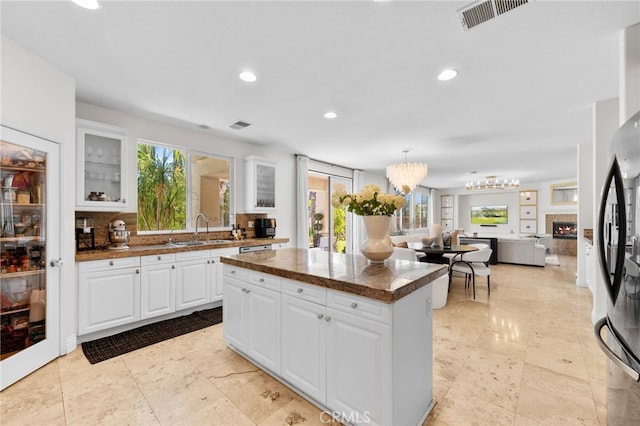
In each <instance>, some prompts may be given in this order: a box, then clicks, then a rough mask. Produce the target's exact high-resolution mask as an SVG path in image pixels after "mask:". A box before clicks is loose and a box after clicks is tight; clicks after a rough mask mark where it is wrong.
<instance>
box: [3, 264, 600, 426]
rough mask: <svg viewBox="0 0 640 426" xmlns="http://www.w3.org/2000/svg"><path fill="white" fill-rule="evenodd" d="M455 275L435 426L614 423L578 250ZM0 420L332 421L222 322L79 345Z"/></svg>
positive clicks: (444, 323) (440, 329) (444, 315)
mask: <svg viewBox="0 0 640 426" xmlns="http://www.w3.org/2000/svg"><path fill="white" fill-rule="evenodd" d="M560 262H561V266H559V267H558V266H547V267H545V268H536V267H525V266H512V265H502V264H500V265H494V266H492V279H491V284H492V285H491V287H492V288H491V290H492V291H491V296H490V297H488V296H487V291H486V281H485V280H484V279H482V278H479V280H478V283H477V298H476V300H473V299H472V298H471V297H470V294H468V293H467V292H465V289H464V284H463V281H462V279H460V278H455V279H454V285H453V289H452V291H451V293H450V295H449V300H448V303H447V306H446V307H445V308H444V309H441V310H437V311H434V397H435V399H436V407H435V409H434V411H433V412H432V414H431V415H430V416H429V418H428V419H427V421H426V424H427V425H554V424H555V425H573V424H576V425H597V424H606V416H605V413H606V407H605V375H606V372H605V366H606V364H605V362H606V361H605V356H604V355H603V354H602V353H601V352H600V349H599V348H598V347H597V346H596V343H595V341H594V338H593V337H592V336H593V332H592V329H593V327H592V325H591V320H590V315H591V293H590V292H589V290H588V289H586V288H579V287H576V286H575V277H574V272H575V257H562V256H561V257H560ZM0 405H1V407H0V415H1V417H0V424H2V425H30V424H32V425H83V426H84V425H118V426H120V425H127V424H128V425H289V424H299V425H305V426H306V425H324V424H326V423H324V422H323V421H322V420H323V418H321V411H320V410H319V409H317V408H316V407H314V406H313V405H311V404H309V403H308V402H306V401H305V400H304V399H302V398H301V397H299V396H298V395H296V394H295V393H294V392H292V391H291V390H290V389H288V388H287V387H285V386H283V385H282V384H281V383H280V382H278V381H276V380H274V379H272V378H271V377H269V376H268V375H266V374H265V373H263V372H261V371H260V370H259V369H257V368H256V367H255V366H253V365H252V364H250V363H248V362H247V361H245V360H244V359H243V358H241V357H240V356H238V355H236V354H235V353H233V352H232V351H230V350H229V349H227V348H226V345H225V342H224V341H223V339H222V325H218V326H214V327H210V328H208V329H205V330H201V331H198V332H195V333H191V334H189V335H185V336H181V337H178V338H175V339H172V340H169V341H165V342H162V343H159V344H156V345H154V346H151V347H148V348H144V349H141V350H138V351H136V352H132V353H129V354H126V355H123V356H121V357H118V358H115V359H111V360H109V361H105V362H102V363H99V364H96V365H90V364H89V363H88V362H87V360H86V359H85V357H84V355H83V354H82V350H81V349H77V350H76V351H74V352H73V353H71V354H69V355H67V356H64V357H61V358H58V359H57V360H55V361H53V362H51V363H49V364H48V365H46V366H44V367H43V368H41V369H39V370H38V371H36V372H35V373H33V374H31V375H30V376H28V377H26V378H25V379H23V380H21V381H20V382H18V383H16V384H14V385H13V386H11V387H9V388H8V389H6V390H5V391H3V392H2V393H0Z"/></svg>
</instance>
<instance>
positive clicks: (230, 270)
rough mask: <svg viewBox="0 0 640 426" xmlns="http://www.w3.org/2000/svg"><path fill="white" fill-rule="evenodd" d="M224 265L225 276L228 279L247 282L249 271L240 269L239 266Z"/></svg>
mask: <svg viewBox="0 0 640 426" xmlns="http://www.w3.org/2000/svg"><path fill="white" fill-rule="evenodd" d="M223 265H224V276H225V277H228V278H234V279H236V280H240V281H246V280H247V270H246V269H244V268H240V267H238V266H233V265H228V264H226V263H225V264H223Z"/></svg>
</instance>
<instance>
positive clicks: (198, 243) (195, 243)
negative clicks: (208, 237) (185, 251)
mask: <svg viewBox="0 0 640 426" xmlns="http://www.w3.org/2000/svg"><path fill="white" fill-rule="evenodd" d="M167 244H168V245H171V246H176V247H185V246H202V245H205V244H206V242H204V241H179V242H177V243H167Z"/></svg>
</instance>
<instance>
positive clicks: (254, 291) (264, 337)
mask: <svg viewBox="0 0 640 426" xmlns="http://www.w3.org/2000/svg"><path fill="white" fill-rule="evenodd" d="M247 291H248V292H249V299H248V300H249V309H248V310H247V314H248V318H249V342H250V343H249V345H250V348H249V355H250V356H252V357H253V358H254V359H255V360H256V361H258V362H259V363H261V364H262V365H263V366H264V367H266V368H267V369H269V370H271V371H272V372H274V373H276V374H280V354H281V353H282V347H281V344H280V342H281V340H280V336H281V332H282V330H281V329H280V316H281V312H280V304H281V296H280V293H277V292H275V291H272V290H268V289H265V288H260V287H257V286H248V287H247Z"/></svg>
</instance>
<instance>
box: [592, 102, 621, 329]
mask: <svg viewBox="0 0 640 426" xmlns="http://www.w3.org/2000/svg"><path fill="white" fill-rule="evenodd" d="M618 105H619V101H618V98H614V99H609V100H606V101H602V102H597V103H596V104H595V105H594V106H593V171H594V173H593V201H594V202H593V204H592V213H591V214H592V216H593V221H594V227H593V244H594V245H593V246H594V248H595V249H596V253H594V256H596V258H595V260H596V267H595V269H596V270H595V274H594V285H593V289H592V291H593V310H592V311H591V320H592V321H593V322H594V323H595V322H596V321H598V320H599V319H600V318H602V317H604V316H605V315H606V313H607V298H608V297H609V296H608V295H607V289H606V287H605V284H604V278H603V276H602V271H601V270H600V264H599V259H598V257H597V256H598V254H597V247H598V243H599V242H598V210H599V208H600V194H601V192H602V185H603V184H604V180H605V178H606V174H607V170H608V168H609V160H610V157H609V143H610V142H611V140H612V139H613V135H614V134H615V132H616V131H617V130H618V117H619V107H618Z"/></svg>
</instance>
